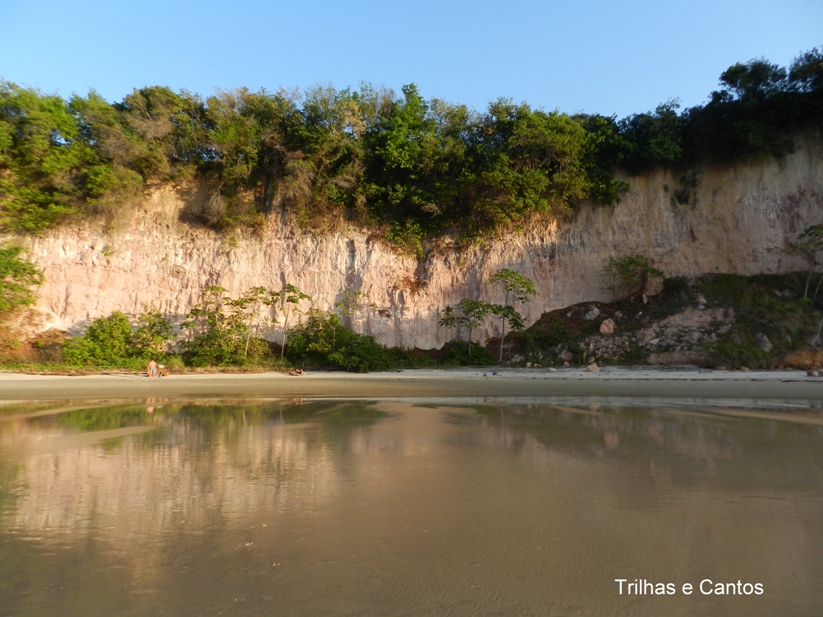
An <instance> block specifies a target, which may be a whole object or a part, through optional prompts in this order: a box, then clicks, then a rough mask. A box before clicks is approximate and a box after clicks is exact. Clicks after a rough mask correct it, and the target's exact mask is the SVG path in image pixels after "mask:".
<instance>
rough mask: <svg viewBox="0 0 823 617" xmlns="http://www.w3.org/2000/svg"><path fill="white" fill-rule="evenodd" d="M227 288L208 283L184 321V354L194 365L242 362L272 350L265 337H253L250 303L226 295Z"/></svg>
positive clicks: (250, 360) (259, 356) (226, 364)
mask: <svg viewBox="0 0 823 617" xmlns="http://www.w3.org/2000/svg"><path fill="white" fill-rule="evenodd" d="M225 291H226V290H225V289H223V288H222V287H218V286H213V287H209V288H208V289H207V290H206V292H205V293H204V294H203V298H202V300H201V301H200V303H199V304H197V305H196V306H195V307H194V308H192V310H191V311H189V314H188V315H187V316H186V321H184V322H183V324H181V325H182V328H183V329H184V331H185V332H186V342H185V343H184V345H183V347H184V350H185V357H186V359H187V360H188V362H189V363H190V364H191V365H192V366H242V365H244V364H248V363H254V362H256V361H259V360H260V359H262V358H263V357H265V356H266V355H267V354H268V353H269V351H270V350H269V346H268V344H267V343H266V342H265V341H262V340H260V339H252V338H251V328H250V326H249V324H248V318H247V315H246V314H245V311H244V310H245V308H246V306H247V304H246V303H245V302H243V301H241V302H238V301H233V300H232V299H231V298H228V297H225V296H224V293H225Z"/></svg>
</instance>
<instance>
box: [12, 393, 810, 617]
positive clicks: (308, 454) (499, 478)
mask: <svg viewBox="0 0 823 617" xmlns="http://www.w3.org/2000/svg"><path fill="white" fill-rule="evenodd" d="M752 407H753V406H749V407H747V406H746V405H745V404H742V403H738V404H737V405H736V406H735V407H732V408H729V407H722V406H719V405H717V404H709V403H706V404H700V403H696V402H691V403H689V404H684V403H678V402H677V401H669V402H661V401H654V402H649V403H648V404H643V403H642V402H638V401H629V402H624V403H620V402H619V401H617V402H615V401H607V402H603V403H599V402H593V401H592V400H586V401H583V400H581V399H564V400H560V399H545V400H534V399H532V400H530V402H528V403H525V402H523V401H520V402H518V401H516V400H511V401H505V400H497V401H491V402H483V403H481V402H477V401H471V400H465V401H455V400H451V401H445V400H440V401H425V400H422V399H421V400H411V399H406V400H383V401H376V400H368V401H366V400H364V401H339V400H313V401H310V400H299V399H296V400H293V401H266V402H260V401H257V402H243V401H207V402H183V401H177V402H176V401H174V400H171V401H163V400H157V401H151V400H150V401H144V402H141V403H124V404H116V405H113V404H107V405H103V404H101V403H93V402H89V403H86V404H77V403H76V402H75V403H71V404H66V405H60V404H45V403H44V404H40V405H38V406H34V407H32V406H17V407H13V406H5V407H2V408H0V615H2V616H6V615H25V616H39V615H62V616H74V615H78V616H80V615H82V616H84V617H92V616H97V615H100V616H104V615H105V616H107V617H108V616H112V615H124V616H138V615H139V616H142V615H172V616H179V615H286V616H301V615H306V616H320V615H358V616H362V615H366V616H368V615H381V616H382V615H410V616H412V615H414V616H417V615H472V616H475V615H540V616H545V615H602V616H611V615H614V616H623V615H625V616H628V615H662V614H665V615H673V616H676V615H746V616H747V617H752V616H756V615H812V614H818V612H819V610H820V606H821V605H823V585H821V584H820V581H821V580H823V555H821V552H820V547H821V546H823V516H821V514H823V412H821V411H820V410H819V409H815V408H814V407H811V406H807V405H803V404H798V405H795V406H793V407H791V408H774V407H768V406H765V407H764V406H760V407H758V408H756V409H754V408H752ZM707 581H708V582H707ZM687 585H691V593H687V591H688V587H685V589H684V586H687ZM719 591H722V592H723V593H722V594H719V593H718V592H719Z"/></svg>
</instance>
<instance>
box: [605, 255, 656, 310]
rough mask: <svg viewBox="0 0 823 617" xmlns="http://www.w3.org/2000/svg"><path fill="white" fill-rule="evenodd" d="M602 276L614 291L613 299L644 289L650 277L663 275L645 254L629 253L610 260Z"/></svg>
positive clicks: (608, 286)
mask: <svg viewBox="0 0 823 617" xmlns="http://www.w3.org/2000/svg"><path fill="white" fill-rule="evenodd" d="M602 276H603V278H604V279H605V280H606V284H607V288H608V289H610V290H611V292H612V301H614V300H617V297H618V296H623V297H628V296H632V295H634V294H636V293H639V292H641V291H643V289H644V287H645V286H646V282H647V281H648V280H649V279H650V278H654V277H659V278H662V277H663V272H661V271H660V270H658V269H657V268H655V267H654V262H653V261H652V260H651V259H649V258H648V257H646V256H645V255H639V254H638V255H628V256H626V257H621V258H620V259H615V258H614V257H609V261H608V262H607V263H606V265H605V266H604V267H603V270H602Z"/></svg>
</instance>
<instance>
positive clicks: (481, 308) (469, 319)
mask: <svg viewBox="0 0 823 617" xmlns="http://www.w3.org/2000/svg"><path fill="white" fill-rule="evenodd" d="M493 310H494V306H493V305H491V304H489V303H488V302H483V301H482V300H475V299H473V298H463V299H462V300H460V302H458V303H457V311H455V309H454V308H453V307H451V306H447V307H446V308H445V309H444V311H443V317H442V318H441V319H440V325H441V326H443V327H446V328H455V327H458V326H460V327H463V328H466V329H467V330H468V331H469V342H468V351H467V357H468V358H469V359H471V357H472V355H471V352H472V332H473V331H474V330H475V329H477V328H479V327H480V326H481V325H482V323H483V320H484V319H485V318H486V317H488V316H489V315H491V314H492V311H493Z"/></svg>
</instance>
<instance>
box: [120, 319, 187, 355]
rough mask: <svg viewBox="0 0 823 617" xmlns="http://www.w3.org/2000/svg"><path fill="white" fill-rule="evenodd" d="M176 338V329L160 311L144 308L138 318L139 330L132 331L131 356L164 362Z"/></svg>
mask: <svg viewBox="0 0 823 617" xmlns="http://www.w3.org/2000/svg"><path fill="white" fill-rule="evenodd" d="M175 338H176V336H175V332H174V327H173V326H172V325H171V322H170V321H169V320H168V319H166V318H165V317H164V316H163V315H162V314H161V313H160V312H159V311H155V310H153V309H151V308H149V307H143V313H142V314H140V315H139V316H138V317H137V328H136V329H135V330H133V331H132V333H131V339H130V346H131V348H132V349H131V352H130V353H131V354H132V355H133V356H134V357H137V358H143V359H144V360H149V359H151V358H154V359H160V360H163V359H165V357H166V354H167V353H168V350H169V347H170V346H171V344H172V343H173V341H174V339H175Z"/></svg>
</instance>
